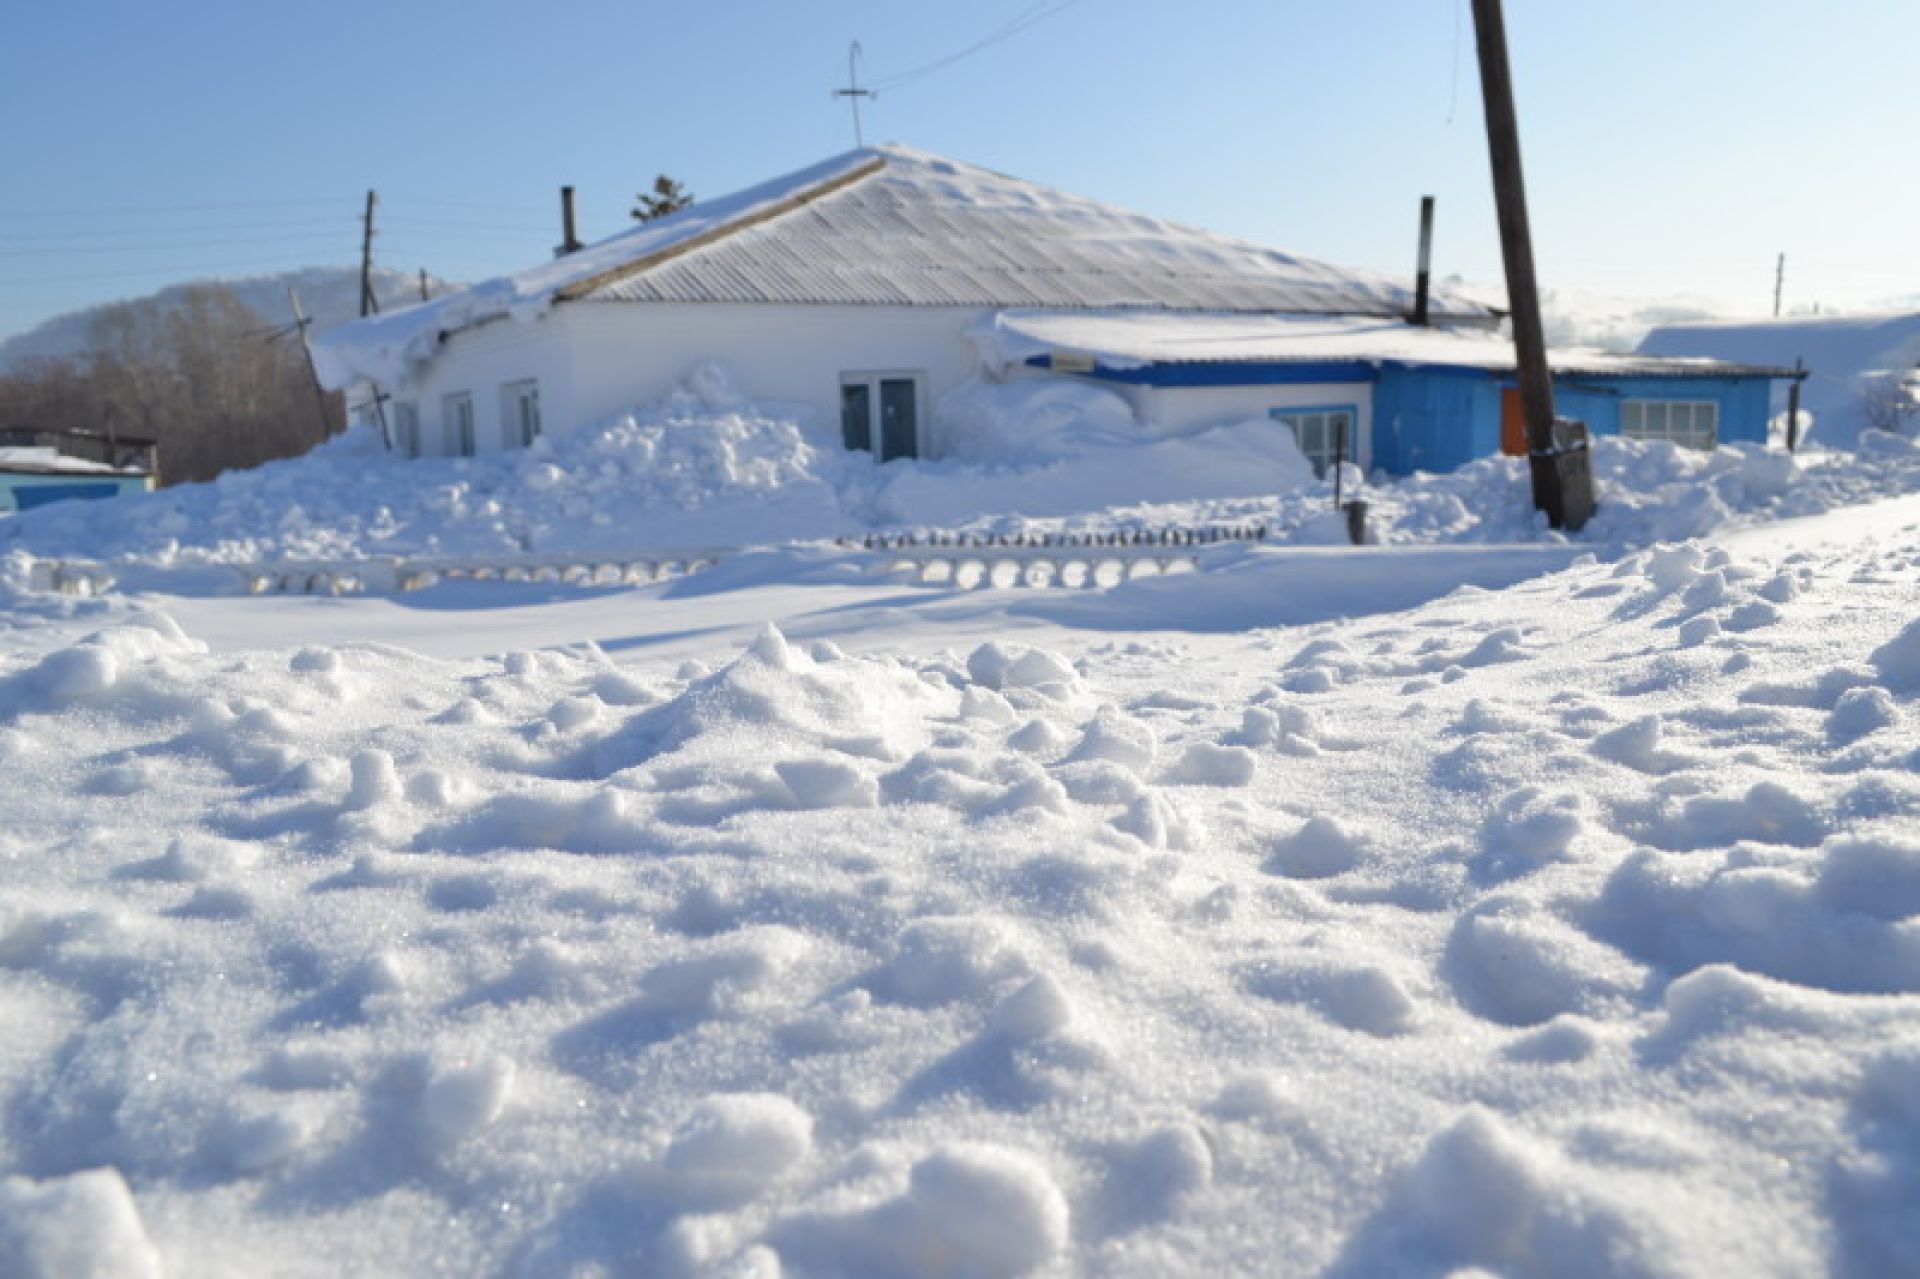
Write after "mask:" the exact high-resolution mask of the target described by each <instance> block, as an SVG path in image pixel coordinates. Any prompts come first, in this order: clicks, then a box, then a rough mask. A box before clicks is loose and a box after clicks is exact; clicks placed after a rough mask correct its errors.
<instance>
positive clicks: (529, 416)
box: [500, 378, 543, 449]
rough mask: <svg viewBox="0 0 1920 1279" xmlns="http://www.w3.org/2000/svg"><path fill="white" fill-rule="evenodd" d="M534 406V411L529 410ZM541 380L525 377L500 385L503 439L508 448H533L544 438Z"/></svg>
mask: <svg viewBox="0 0 1920 1279" xmlns="http://www.w3.org/2000/svg"><path fill="white" fill-rule="evenodd" d="M529 409H531V413H529V412H528V410H529ZM542 429H543V428H542V424H541V421H540V380H539V379H538V378H522V379H521V380H520V381H518V382H506V383H502V384H501V387H500V443H501V445H502V446H503V447H505V448H510V449H511V448H529V447H531V446H532V444H533V442H534V441H535V440H537V439H539V438H540V435H541V431H542Z"/></svg>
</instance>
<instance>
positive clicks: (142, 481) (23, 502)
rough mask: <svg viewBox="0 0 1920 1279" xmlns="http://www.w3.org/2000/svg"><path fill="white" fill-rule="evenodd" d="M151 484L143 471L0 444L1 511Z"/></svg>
mask: <svg viewBox="0 0 1920 1279" xmlns="http://www.w3.org/2000/svg"><path fill="white" fill-rule="evenodd" d="M152 487H153V476H152V474H151V473H149V472H147V471H144V470H137V469H133V468H126V467H115V466H109V465H107V464H106V463H103V462H93V461H89V460H87V459H85V458H78V457H69V456H68V455H66V454H64V453H61V452H59V451H58V450H56V449H52V448H40V447H28V448H4V447H0V514H4V513H6V512H9V511H30V510H33V509H34V508H35V507H40V506H45V505H47V504H49V503H52V502H67V501H74V500H86V499H90V498H94V499H97V498H108V497H118V496H119V495H120V494H122V493H143V492H145V491H147V490H148V489H150V488H152Z"/></svg>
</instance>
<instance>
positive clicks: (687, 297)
mask: <svg viewBox="0 0 1920 1279" xmlns="http://www.w3.org/2000/svg"><path fill="white" fill-rule="evenodd" d="M579 300H585V301H593V302H730V303H755V302H758V303H800V304H825V305H883V306H885V305H892V306H954V307H983V308H986V307H991V308H1004V307H1052V308H1090V307H1091V308H1097V307H1153V308H1159V309H1163V310H1183V311H1221V312H1268V313H1271V312H1292V313H1306V314H1318V315H1324V314H1359V315H1371V316H1389V315H1399V314H1403V313H1405V312H1406V311H1408V310H1410V309H1411V307H1412V303H1413V299H1412V293H1411V290H1409V289H1408V288H1407V287H1406V285H1405V284H1403V283H1402V282H1400V281H1398V280H1396V279H1393V278H1391V277H1388V276H1384V275H1377V274H1372V273H1367V272H1361V271H1353V270H1348V269H1346V268H1342V267H1334V266H1329V265H1327V264H1325V263H1321V262H1315V261H1312V260H1309V259H1306V258H1298V257H1294V256H1292V255H1290V254H1286V253H1281V252H1279V251H1278V250H1275V249H1270V248H1267V247H1265V246H1262V245H1259V244H1255V243H1253V242H1251V241H1248V240H1242V239H1238V238H1235V237H1232V236H1225V235H1218V234H1215V233H1213V232H1210V231H1202V230H1197V229H1195V228H1192V227H1187V226H1182V225H1180V224H1178V223H1173V222H1168V221H1165V220H1162V219H1159V218H1153V217H1147V216H1144V215H1141V214H1136V213H1129V212H1126V211H1124V210H1121V209H1117V208H1114V207H1113V206H1111V205H1106V204H1101V203H1099V202H1097V201H1094V200H1089V199H1085V198H1082V197H1079V196H1073V195H1068V194H1065V193H1063V192H1059V191H1055V190H1052V189H1050V188H1047V187H1043V186H1039V185H1037V184H1034V183H1031V182H1025V181H1022V180H1020V179H1018V178H1011V177H1007V176H1005V175H1003V174H998V173H993V172H990V171H988V170H986V169H980V168H976V167H974V166H972V165H966V164H960V163H957V162H955V161H951V160H945V159H942V158H940V157H939V156H935V155H930V154H927V153H925V152H921V151H915V150H911V149H909V148H906V147H898V146H884V147H870V148H865V149H862V150H857V151H850V152H847V153H846V154H844V155H840V156H836V157H834V158H833V159H831V160H827V161H824V162H823V163H820V164H817V165H814V166H812V167H811V168H807V169H802V170H800V171H799V172H797V173H792V174H789V175H787V176H785V177H782V178H776V179H774V180H773V181H771V182H766V183H762V184H761V185H759V186H756V187H751V188H749V189H747V190H745V191H742V192H739V193H737V194H735V195H730V196H724V197H722V198H720V199H717V200H710V201H704V202H702V203H699V204H695V205H693V206H692V207H691V208H689V209H686V210H684V211H682V212H680V213H677V214H674V215H672V216H670V217H667V218H662V219H660V220H659V221H656V222H650V223H643V224H641V225H638V226H636V227H633V228H631V229H629V230H627V231H623V232H621V233H620V234H618V235H614V236H611V237H609V238H608V239H605V240H602V241H600V242H599V243H597V244H594V245H591V246H589V247H588V248H585V249H582V250H581V251H579V252H578V253H574V254H571V255H569V256H567V257H563V258H560V259H557V260H555V261H553V262H548V263H543V264H541V265H540V266H537V267H534V268H532V269H530V270H527V271H522V272H520V273H518V274H515V275H510V276H503V277H501V278H500V279H497V280H490V281H488V282H486V283H484V284H479V285H476V286H474V287H472V288H470V289H467V290H464V291H462V292H459V293H454V294H450V295H448V296H446V297H444V298H440V299H437V300H435V301H432V302H427V303H423V304H421V305H419V306H415V307H409V308H407V309H406V310H404V311H396V312H392V313H390V314H388V315H383V316H378V317H373V318H370V319H367V320H363V321H360V322H359V323H356V324H351V325H348V326H346V327H344V328H342V329H339V330H336V331H335V332H333V333H331V334H329V335H327V336H326V337H323V338H322V339H320V341H319V342H318V343H317V344H316V356H317V358H318V361H319V365H320V375H321V378H322V380H323V381H325V382H326V383H327V384H328V385H329V386H334V387H340V386H344V385H346V384H348V383H350V382H352V381H354V380H355V379H357V378H368V379H371V380H373V381H376V382H381V383H384V384H387V385H394V384H396V383H399V382H403V381H404V380H405V378H406V375H407V374H408V373H409V372H410V370H411V369H412V368H413V367H415V366H417V365H419V364H422V363H424V362H426V361H427V360H429V359H431V358H432V356H433V353H434V350H435V349H436V348H437V346H438V344H439V341H440V338H441V336H442V335H443V334H447V333H453V332H457V331H459V330H461V329H464V328H469V327H471V326H473V325H476V324H480V323H484V322H486V321H488V320H491V319H495V318H499V317H502V316H511V317H513V318H516V319H531V318H536V317H538V316H540V315H542V314H544V313H545V312H546V310H547V309H548V308H549V307H551V306H552V305H553V304H554V303H556V302H563V301H579ZM1433 305H1434V309H1435V311H1436V313H1438V314H1440V315H1442V316H1451V317H1454V318H1456V319H1458V320H1461V321H1479V322H1481V323H1487V322H1490V321H1491V320H1492V318H1493V314H1494V313H1493V312H1492V311H1491V310H1490V309H1488V308H1487V307H1485V306H1483V305H1481V304H1480V303H1477V302H1474V301H1472V300H1470V299H1467V298H1465V297H1460V296H1455V295H1453V294H1451V293H1445V292H1442V293H1439V294H1437V295H1435V297H1434V301H1433Z"/></svg>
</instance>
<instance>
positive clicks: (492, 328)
mask: <svg viewBox="0 0 1920 1279" xmlns="http://www.w3.org/2000/svg"><path fill="white" fill-rule="evenodd" d="M558 319H559V316H558V313H557V312H549V313H548V315H547V317H546V318H545V319H540V320H533V321H529V322H526V323H522V322H520V321H518V320H496V321H494V322H492V323H490V324H483V325H481V326H479V327H478V328H474V329H468V330H466V331H465V332H462V333H456V334H455V335H454V336H453V337H451V338H449V339H448V340H447V342H446V344H445V345H444V346H443V347H442V348H441V349H440V354H439V355H438V356H437V357H436V358H435V359H434V360H433V361H432V362H431V363H430V364H428V365H427V367H426V372H425V376H424V377H422V378H420V379H418V380H417V381H415V382H414V383H412V384H410V385H408V386H407V387H405V388H403V389H401V390H399V391H395V392H391V394H392V395H393V398H394V400H396V401H402V402H412V403H414V404H415V405H417V406H418V408H419V413H420V452H421V454H422V455H423V456H429V457H431V456H438V455H444V454H446V453H448V452H451V451H452V450H451V449H450V448H449V447H448V445H449V441H448V439H447V434H446V432H447V424H446V422H445V421H443V419H442V414H441V406H442V404H443V403H444V402H445V397H446V396H448V395H450V394H455V393H458V392H461V391H465V392H466V393H467V394H469V395H471V396H472V397H473V443H474V452H476V453H492V452H495V451H497V450H498V449H500V448H502V447H504V446H505V445H506V443H507V441H508V440H509V439H511V440H512V442H513V443H514V444H516V445H517V444H518V443H519V438H518V436H517V434H516V435H513V436H509V435H508V433H507V423H506V421H505V420H504V418H503V416H502V414H501V407H502V388H504V387H505V386H507V385H508V384H509V383H513V382H521V381H525V380H527V379H529V378H531V379H533V380H535V381H536V382H538V383H539V385H540V416H541V420H542V423H543V425H544V428H545V429H546V430H549V431H551V430H554V429H555V428H556V427H559V426H562V425H565V424H570V423H571V422H572V421H573V417H572V414H571V412H570V411H569V400H570V399H571V397H572V384H573V364H572V359H571V356H570V353H569V352H568V350H567V346H566V340H565V332H564V328H563V326H562V325H561V324H560V323H558V322H557V320H558ZM393 420H394V418H393V413H392V410H391V408H389V411H388V415H387V421H388V424H389V426H391V425H392V423H393Z"/></svg>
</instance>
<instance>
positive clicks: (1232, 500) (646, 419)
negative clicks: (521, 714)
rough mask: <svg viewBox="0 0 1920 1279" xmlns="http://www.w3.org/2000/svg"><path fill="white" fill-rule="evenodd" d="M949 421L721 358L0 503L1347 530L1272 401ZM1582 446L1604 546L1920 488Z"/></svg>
mask: <svg viewBox="0 0 1920 1279" xmlns="http://www.w3.org/2000/svg"><path fill="white" fill-rule="evenodd" d="M942 423H943V426H944V427H946V428H950V429H952V430H954V431H956V432H957V433H958V439H959V441H960V443H961V445H963V446H964V451H965V452H966V453H967V454H968V455H969V456H970V457H971V458H972V459H973V460H960V459H955V460H944V461H911V460H899V461H895V462H891V463H888V464H886V465H885V466H877V465H875V464H874V462H873V460H872V458H871V457H869V456H868V455H866V454H863V453H849V452H848V451H847V450H845V449H844V448H843V447H842V446H841V444H840V441H839V438H838V433H837V431H836V430H832V429H829V428H827V427H825V426H823V425H822V424H821V423H819V422H816V421H814V420H812V419H811V417H810V416H809V415H808V414H805V413H796V412H794V411H791V409H790V408H786V407H783V406H781V405H778V404H762V403H756V402H754V401H752V400H749V399H747V398H745V397H744V396H742V395H741V394H740V393H739V392H738V391H737V390H736V389H735V388H734V387H733V386H732V385H731V384H730V382H729V381H728V379H727V377H726V375H725V374H724V372H722V371H721V370H719V369H717V368H713V367H707V368H703V369H700V370H697V371H696V372H695V373H694V374H693V375H692V376H690V377H689V379H688V381H687V383H686V385H685V386H683V387H682V388H681V389H679V390H678V391H676V392H675V393H674V394H672V395H670V396H668V397H667V398H666V399H664V400H662V401H660V402H658V403H655V404H653V405H649V406H647V407H646V408H644V409H641V410H638V411H636V412H634V413H633V414H630V415H628V416H626V417H623V418H621V419H619V420H617V421H614V422H611V423H608V424H605V425H603V426H602V427H600V428H598V429H595V430H588V431H581V432H576V433H572V434H567V435H561V436H557V437H552V438H543V439H541V440H539V441H537V442H536V443H535V444H534V446H533V447H532V448H530V449H519V450H512V451H509V452H503V453H495V454H489V455H486V456H482V457H477V458H464V459H447V458H428V459H419V460H414V461H407V460H401V459H397V458H394V457H391V456H389V455H387V454H386V453H385V451H384V450H383V449H382V448H381V446H380V443H379V441H378V440H377V439H375V438H373V437H372V436H370V435H369V434H367V433H366V432H364V431H360V432H353V433H349V434H348V435H346V436H343V437H340V438H338V439H336V440H333V441H331V442H330V443H328V444H326V445H324V446H322V447H321V448H319V449H316V450H315V451H314V452H313V453H312V454H310V455H308V456H307V457H304V458H299V459H295V460H292V461H287V462H277V463H272V464H269V465H267V466H263V467H260V468H258V469H256V470H253V471H244V472H235V473H232V474H228V475H225V476H222V477H220V478H219V479H218V480H216V481H214V482H213V483H210V484H204V485H185V486H181V487H178V488H171V489H165V490H161V491H159V492H157V493H152V494H136V495H127V496H122V497H119V498H115V499H112V500H109V501H100V502H93V503H88V504H86V505H84V506H82V505H79V504H54V505H52V506H49V507H45V508H41V509H39V510H35V511H31V512H27V513H25V514H22V515H19V516H14V517H11V518H8V519H5V520H0V555H14V556H16V557H17V556H18V554H19V553H20V552H26V553H28V554H31V555H36V556H42V557H49V558H51V557H56V556H65V557H74V558H84V559H96V560H106V561H115V562H118V563H119V565H120V566H121V568H122V570H123V571H122V574H121V577H122V581H123V584H125V585H127V586H129V587H132V588H138V587H140V586H142V585H145V586H150V587H154V588H157V589H168V590H174V591H193V590H205V589H209V588H210V587H211V588H212V589H230V587H231V582H232V579H231V578H228V577H226V576H224V575H216V576H215V577H213V578H208V579H206V581H204V582H199V581H196V580H195V579H193V578H192V577H191V576H190V571H191V570H194V569H197V568H198V569H204V568H207V567H209V566H215V565H226V564H249V563H257V562H263V561H265V562H270V561H273V560H278V559H329V560H343V559H358V558H362V557H367V556H381V555H396V556H434V555H445V556H462V555H473V556H489V555H516V554H521V553H527V552H532V553H542V552H545V553H553V554H568V553H582V554H591V553H596V552H602V551H607V552H634V551H654V552H660V551H692V550H711V549H733V548H741V547H750V546H765V545H775V544H783V543H789V542H795V541H812V540H824V539H831V538H843V537H858V536H860V535H861V534H863V533H865V532H868V531H870V530H872V529H874V528H877V527H883V528H902V527H905V528H918V529H928V528H933V529H942V530H946V531H950V532H951V531H956V530H958V531H969V532H975V533H993V534H1002V535H1011V536H1025V535H1030V534H1061V533H1065V534H1074V535H1081V536H1108V535H1113V534H1131V533H1134V532H1138V531H1142V530H1153V531H1159V530H1162V529H1168V528H1172V529H1194V528H1204V527H1209V526H1234V527H1248V526H1264V527H1265V529H1266V530H1267V532H1268V540H1269V541H1270V542H1271V543H1273V544H1297V545H1336V544H1344V543H1345V542H1346V540H1347V525H1346V521H1345V519H1344V518H1343V517H1342V516H1340V515H1339V514H1338V513H1337V512H1335V511H1334V510H1333V503H1332V495H1333V488H1332V481H1331V477H1328V478H1324V479H1319V480H1316V479H1314V478H1313V476H1312V474H1311V471H1310V469H1309V468H1308V466H1307V464H1306V462H1305V461H1304V459H1302V457H1301V456H1300V454H1299V451H1298V450H1297V448H1296V447H1295V446H1294V443H1293V440H1292V437H1291V435H1290V434H1289V433H1288V432H1286V431H1283V430H1278V429H1276V428H1274V426H1273V425H1272V423H1270V422H1266V421H1261V420H1255V421H1249V422H1241V423H1235V424H1228V425H1223V426H1217V427H1214V428H1212V429H1208V430H1202V431H1199V432H1196V433H1193V434H1187V435H1180V436H1176V437H1172V438H1152V439H1147V438H1143V434H1144V428H1143V427H1142V426H1141V425H1140V424H1139V423H1137V422H1135V420H1134V419H1133V417H1132V416H1131V413H1130V411H1129V409H1128V407H1127V406H1126V405H1125V404H1124V403H1123V402H1122V401H1120V400H1119V399H1118V397H1115V396H1113V395H1111V394H1110V393H1109V392H1106V391H1104V390H1101V389H1098V388H1091V387H1085V386H1081V385H1078V384H1074V383H1067V382H1060V381H1052V380H1034V381H1018V382H1014V383H1009V384H1006V385H1001V386H988V385H985V384H981V385H976V386H973V387H971V388H968V389H967V390H966V391H965V392H964V393H963V394H961V395H959V396H957V397H955V398H954V399H952V400H950V401H949V402H948V403H947V404H946V405H944V406H943V409H942ZM1022 423H1024V424H1025V426H1024V427H1023V426H1022V425H1021V424H1022ZM1027 431H1031V432H1032V435H1031V437H1030V438H1029V436H1028V435H1027V434H1026V432H1027ZM1593 457H1594V467H1595V473H1596V479H1597V482H1598V485H1599V495H1600V509H1599V512H1598V514H1597V516H1596V517H1595V518H1594V519H1593V521H1592V522H1591V523H1590V524H1589V525H1588V526H1587V527H1586V528H1585V529H1584V530H1583V531H1582V532H1581V533H1580V534H1578V535H1577V536H1576V538H1575V539H1574V540H1576V541H1578V542H1580V543H1584V544H1588V545H1592V546H1596V547H1611V548H1630V547H1638V546H1647V545H1651V544H1653V543H1656V542H1661V541H1674V540H1680V539H1685V538H1689V537H1698V536H1704V535H1706V534H1709V533H1711V532H1713V531H1715V530H1717V529H1720V528H1724V527H1728V526H1732V525H1740V524H1749V523H1754V522H1757V521H1762V520H1771V519H1776V518H1779V517H1781V516H1792V515H1808V514H1817V513H1819V512H1822V511H1827V510H1832V509H1836V508H1838V507H1841V506H1846V505H1854V504H1858V503H1861V502H1866V501H1870V500H1873V499H1874V498H1877V497H1884V496H1889V495H1893V494H1899V493H1905V492H1910V491H1914V490H1915V489H1917V488H1920V444H1916V443H1915V442H1914V441H1911V440H1908V439H1905V438H1903V437H1900V436H1897V435H1892V434H1888V433H1885V432H1878V431H1868V432H1866V433H1864V434H1863V435H1862V436H1861V437H1860V441H1859V447H1858V450H1857V451H1856V452H1852V453H1842V452H1825V451H1823V452H1816V453H1810V454H1803V455H1800V456H1797V457H1796V456H1793V455H1789V454H1785V453H1781V452H1778V451H1770V450H1764V449H1759V448H1755V447H1750V446H1738V447H1724V448H1720V449H1717V450H1713V451H1708V452H1703V451H1696V450H1689V449H1683V448H1680V447H1678V446H1676V445H1672V444H1666V443H1659V442H1638V441H1632V440H1623V439H1618V438H1601V439H1598V440H1596V441H1595V444H1594V452H1593ZM1342 489H1343V493H1344V495H1345V496H1347V497H1359V498H1362V499H1364V500H1365V501H1366V502H1367V503H1368V504H1369V511H1368V529H1369V539H1370V540H1372V541H1375V542H1378V543H1382V544H1388V545H1405V544H1415V543H1432V544H1483V543H1489V542H1527V541H1541V540H1551V539H1555V538H1557V537H1558V535H1557V534H1551V533H1549V532H1548V530H1547V528H1546V525H1545V522H1544V518H1543V517H1542V516H1541V515H1540V514H1539V513H1538V512H1536V511H1535V510H1534V509H1533V504H1532V499H1531V496H1530V487H1529V479H1528V475H1527V471H1526V466H1525V463H1524V461H1523V460H1521V459H1515V458H1505V457H1492V458H1484V459H1481V460H1480V461H1477V462H1474V463H1471V464H1469V465H1467V466H1465V467H1462V468H1460V469H1459V470H1457V471H1453V472H1449V473H1446V474H1441V475H1428V474H1417V475H1414V476H1410V477H1407V478H1405V479H1400V480H1387V479H1385V478H1383V477H1377V476H1376V477H1375V478H1374V479H1373V480H1372V481H1363V479H1362V477H1361V476H1360V474H1359V472H1358V470H1357V469H1355V468H1352V467H1349V468H1348V469H1347V471H1346V472H1345V474H1344V478H1343V483H1342ZM7 562H8V563H10V564H19V563H24V561H19V560H17V558H16V559H15V560H10V561H7ZM131 569H140V570H144V571H143V572H130V571H126V570H131ZM13 571H14V570H13V569H12V568H9V569H7V570H6V572H8V573H12V572H13ZM155 571H164V572H166V573H167V574H169V576H168V577H166V578H162V577H159V576H157V575H155ZM3 584H4V583H3V580H0V585H3Z"/></svg>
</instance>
